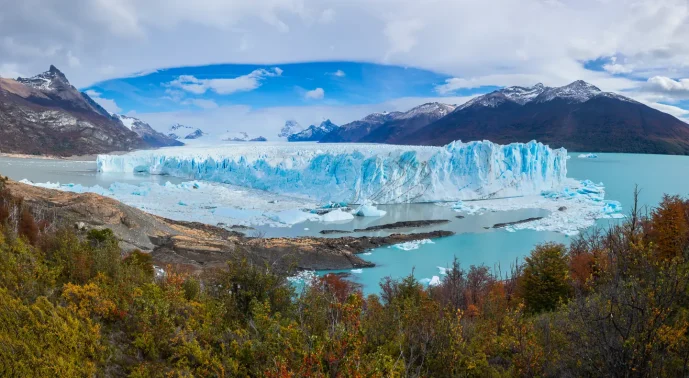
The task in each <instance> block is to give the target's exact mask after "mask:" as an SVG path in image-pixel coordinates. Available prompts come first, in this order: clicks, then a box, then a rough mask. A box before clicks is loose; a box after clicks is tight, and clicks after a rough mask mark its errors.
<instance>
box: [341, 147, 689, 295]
mask: <svg viewBox="0 0 689 378" xmlns="http://www.w3.org/2000/svg"><path fill="white" fill-rule="evenodd" d="M569 155H570V156H572V158H571V159H569V160H568V161H567V176H568V177H572V178H576V179H589V180H591V181H594V182H603V183H604V184H605V191H606V193H605V198H606V199H612V200H617V201H620V202H621V203H622V206H623V207H624V208H625V212H626V211H628V209H629V208H630V205H631V204H632V200H633V193H634V187H635V185H637V184H638V185H639V189H640V190H641V192H640V195H639V205H640V206H646V207H647V208H649V210H650V209H651V208H652V207H653V206H655V205H657V204H658V202H660V200H661V199H662V197H663V194H671V195H674V194H677V195H681V196H689V156H665V155H638V154H598V158H597V159H579V158H577V156H578V155H579V153H570V154H569ZM470 218H471V217H467V219H465V220H468V219H470ZM611 222H615V220H609V219H602V220H599V221H598V222H597V227H607V226H608V225H609V224H610V223H611ZM584 232H585V231H584ZM569 240H570V238H569V237H567V236H565V235H562V234H559V233H554V232H540V231H531V230H523V231H518V232H507V231H504V230H485V231H483V232H468V233H462V234H457V235H455V236H451V237H448V238H444V239H439V240H435V244H424V245H421V246H420V248H419V249H416V250H411V251H403V250H399V249H396V248H387V247H385V248H379V249H375V250H373V251H371V254H370V255H366V256H362V257H364V258H365V259H367V260H369V261H371V262H373V263H375V264H376V265H377V266H376V267H375V268H368V269H362V270H361V273H352V274H351V279H352V280H353V281H354V282H357V283H359V284H361V285H363V290H364V292H366V293H377V292H378V290H379V283H380V281H381V280H382V279H384V278H385V277H387V276H389V277H392V278H401V277H404V276H407V275H409V274H410V273H412V270H413V272H414V276H415V277H416V278H417V279H421V280H423V279H431V278H432V277H433V276H440V270H439V268H438V267H447V266H449V265H450V264H451V263H452V261H453V259H454V258H455V257H457V259H458V260H459V262H460V263H461V265H462V266H463V267H464V268H469V266H471V265H486V266H488V267H490V268H494V269H499V272H501V273H502V274H503V275H506V274H509V272H510V268H511V267H512V266H514V264H515V263H516V262H518V261H521V260H522V259H523V257H524V256H526V255H528V254H529V253H530V251H531V250H532V249H533V247H534V246H535V245H537V244H539V243H545V242H558V243H565V244H567V243H569ZM350 273H351V272H350ZM441 277H442V276H441Z"/></svg>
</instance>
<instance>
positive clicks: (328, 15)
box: [318, 8, 335, 24]
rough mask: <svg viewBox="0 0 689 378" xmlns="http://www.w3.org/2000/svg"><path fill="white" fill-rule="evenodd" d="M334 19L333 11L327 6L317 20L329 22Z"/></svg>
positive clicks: (322, 22) (324, 22) (323, 22)
mask: <svg viewBox="0 0 689 378" xmlns="http://www.w3.org/2000/svg"><path fill="white" fill-rule="evenodd" d="M334 19H335V11H334V10H333V9H332V8H328V9H326V10H324V11H323V12H322V13H321V17H320V18H319V19H318V22H320V23H321V24H329V23H331V22H333V20H334Z"/></svg>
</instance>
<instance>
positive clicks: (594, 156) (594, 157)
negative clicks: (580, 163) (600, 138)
mask: <svg viewBox="0 0 689 378" xmlns="http://www.w3.org/2000/svg"><path fill="white" fill-rule="evenodd" d="M577 157H578V158H579V159H598V155H596V154H581V155H579V156H577Z"/></svg>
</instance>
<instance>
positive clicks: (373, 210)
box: [355, 205, 386, 217]
mask: <svg viewBox="0 0 689 378" xmlns="http://www.w3.org/2000/svg"><path fill="white" fill-rule="evenodd" d="M355 214H356V215H358V216H360V217H382V216H383V215H385V214H386V212H385V210H379V209H378V208H377V207H375V206H373V205H361V206H359V208H358V209H356V212H355Z"/></svg>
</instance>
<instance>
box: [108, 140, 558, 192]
mask: <svg viewBox="0 0 689 378" xmlns="http://www.w3.org/2000/svg"><path fill="white" fill-rule="evenodd" d="M566 162H567V152H566V150H564V149H550V148H549V147H548V146H546V145H543V144H541V143H538V142H535V141H531V142H529V143H513V144H509V145H505V146H502V145H497V144H494V143H491V142H489V141H479V142H470V143H462V142H459V141H457V142H452V143H450V144H448V145H447V146H445V147H423V146H418V147H417V146H391V145H364V144H338V145H327V146H324V145H318V144H313V145H300V146H289V145H279V144H269V145H256V144H251V145H225V146H222V147H216V148H199V147H180V148H166V149H160V150H153V151H137V152H133V153H129V154H125V155H99V156H98V159H97V163H98V170H99V171H100V172H135V173H136V172H142V173H143V172H146V173H150V174H159V175H171V176H176V177H183V178H189V179H196V180H207V181H214V182H222V183H226V184H233V185H238V186H244V187H249V188H253V189H261V190H266V191H270V192H276V193H280V194H288V195H294V196H301V197H306V198H310V199H316V200H319V201H346V202H349V203H364V202H373V203H379V204H380V203H405V202H436V201H456V200H472V199H486V198H496V197H509V196H522V195H530V194H539V193H540V192H541V191H543V190H551V189H554V188H557V187H559V186H561V185H562V183H563V181H564V180H565V178H566V175H567V167H566Z"/></svg>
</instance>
